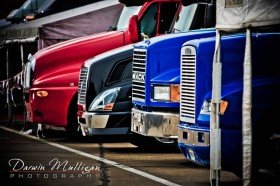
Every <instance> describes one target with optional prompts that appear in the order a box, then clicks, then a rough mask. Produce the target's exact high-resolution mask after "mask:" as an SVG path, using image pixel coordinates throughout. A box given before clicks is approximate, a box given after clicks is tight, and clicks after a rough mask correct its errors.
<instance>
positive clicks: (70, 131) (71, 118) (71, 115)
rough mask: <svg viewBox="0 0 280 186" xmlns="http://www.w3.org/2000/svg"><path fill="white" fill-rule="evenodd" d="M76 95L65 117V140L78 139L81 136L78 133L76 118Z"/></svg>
mask: <svg viewBox="0 0 280 186" xmlns="http://www.w3.org/2000/svg"><path fill="white" fill-rule="evenodd" d="M77 111H78V106H77V94H76V95H75V96H74V97H73V99H72V101H71V103H70V106H69V108H68V116H67V126H66V127H65V130H66V137H67V138H78V137H80V136H81V134H80V132H79V131H78V126H79V124H78V118H77Z"/></svg>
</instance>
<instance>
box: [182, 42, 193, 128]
mask: <svg viewBox="0 0 280 186" xmlns="http://www.w3.org/2000/svg"><path fill="white" fill-rule="evenodd" d="M184 51H194V52H191V53H190V54H185V52H184ZM195 72H196V52H195V48H194V47H192V46H185V47H184V48H182V52H181V103H180V104H181V105H180V117H181V120H182V121H185V122H188V123H195V80H196V73H195Z"/></svg>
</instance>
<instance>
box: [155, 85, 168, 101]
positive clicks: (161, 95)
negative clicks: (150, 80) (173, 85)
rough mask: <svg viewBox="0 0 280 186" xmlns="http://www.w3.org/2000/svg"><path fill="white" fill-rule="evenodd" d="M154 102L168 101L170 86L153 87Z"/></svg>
mask: <svg viewBox="0 0 280 186" xmlns="http://www.w3.org/2000/svg"><path fill="white" fill-rule="evenodd" d="M154 99H155V100H166V101H169V100H170V86H154Z"/></svg>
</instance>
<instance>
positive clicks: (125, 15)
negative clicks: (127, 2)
mask: <svg viewBox="0 0 280 186" xmlns="http://www.w3.org/2000/svg"><path fill="white" fill-rule="evenodd" d="M140 9H141V6H130V7H124V9H123V10H122V13H121V15H120V18H119V20H118V23H117V25H116V28H115V29H116V30H125V29H127V28H128V24H129V19H130V17H131V16H133V15H137V14H138V12H139V10H140Z"/></svg>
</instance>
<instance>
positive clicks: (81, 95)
mask: <svg viewBox="0 0 280 186" xmlns="http://www.w3.org/2000/svg"><path fill="white" fill-rule="evenodd" d="M87 80H88V68H87V67H83V68H81V71H80V79H79V90H78V103H79V104H81V105H85V104H86V92H87Z"/></svg>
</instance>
